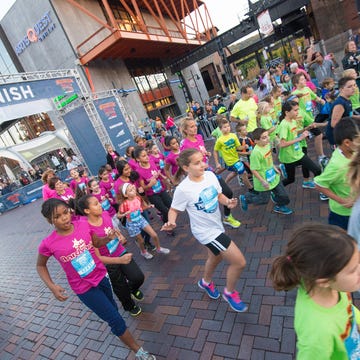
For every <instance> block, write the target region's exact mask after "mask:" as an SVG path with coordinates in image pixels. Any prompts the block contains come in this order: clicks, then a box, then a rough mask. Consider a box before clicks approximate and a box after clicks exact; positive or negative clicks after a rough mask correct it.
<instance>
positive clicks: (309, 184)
mask: <svg viewBox="0 0 360 360" xmlns="http://www.w3.org/2000/svg"><path fill="white" fill-rule="evenodd" d="M302 187H303V188H304V189H315V184H314V182H313V181H303V183H302Z"/></svg>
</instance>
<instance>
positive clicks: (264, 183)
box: [251, 169, 270, 189]
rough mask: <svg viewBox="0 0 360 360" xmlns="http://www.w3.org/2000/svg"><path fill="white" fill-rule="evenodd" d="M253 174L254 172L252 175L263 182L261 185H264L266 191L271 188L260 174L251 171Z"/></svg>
mask: <svg viewBox="0 0 360 360" xmlns="http://www.w3.org/2000/svg"><path fill="white" fill-rule="evenodd" d="M251 172H252V174H253V175H254V176H255V177H256V178H257V179H258V180H259V181H260V182H261V185H262V186H263V187H264V188H265V189H268V188H269V186H270V185H269V183H268V182H267V181H266V180H265V179H263V178H262V177H261V176H260V174H259V173H258V171H256V170H253V169H251Z"/></svg>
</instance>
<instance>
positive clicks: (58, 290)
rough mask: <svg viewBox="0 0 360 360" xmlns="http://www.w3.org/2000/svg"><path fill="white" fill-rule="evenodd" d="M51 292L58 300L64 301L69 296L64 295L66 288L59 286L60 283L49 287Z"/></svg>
mask: <svg viewBox="0 0 360 360" xmlns="http://www.w3.org/2000/svg"><path fill="white" fill-rule="evenodd" d="M51 291H52V293H53V294H54V296H55V298H56V299H58V300H59V301H65V300H67V299H68V298H69V296H67V295H66V290H65V289H64V288H63V287H61V286H60V285H56V284H55V285H54V286H53V287H52V288H51Z"/></svg>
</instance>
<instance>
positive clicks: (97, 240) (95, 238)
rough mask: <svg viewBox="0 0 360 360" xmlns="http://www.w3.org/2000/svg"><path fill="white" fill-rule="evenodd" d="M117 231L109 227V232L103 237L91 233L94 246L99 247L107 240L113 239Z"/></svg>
mask: <svg viewBox="0 0 360 360" xmlns="http://www.w3.org/2000/svg"><path fill="white" fill-rule="evenodd" d="M118 231H119V230H116V229H111V230H110V231H109V233H108V234H107V235H106V236H104V237H99V236H97V235H96V234H94V233H92V234H91V240H92V243H93V245H94V247H96V248H99V247H102V246H104V245H106V244H107V243H108V242H109V241H111V240H113V239H115V238H116V237H117V236H118Z"/></svg>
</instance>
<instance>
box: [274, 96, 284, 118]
mask: <svg viewBox="0 0 360 360" xmlns="http://www.w3.org/2000/svg"><path fill="white" fill-rule="evenodd" d="M281 108H282V106H281V97H278V98H277V99H275V98H274V110H275V114H276V118H277V120H279V117H280V115H281Z"/></svg>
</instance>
